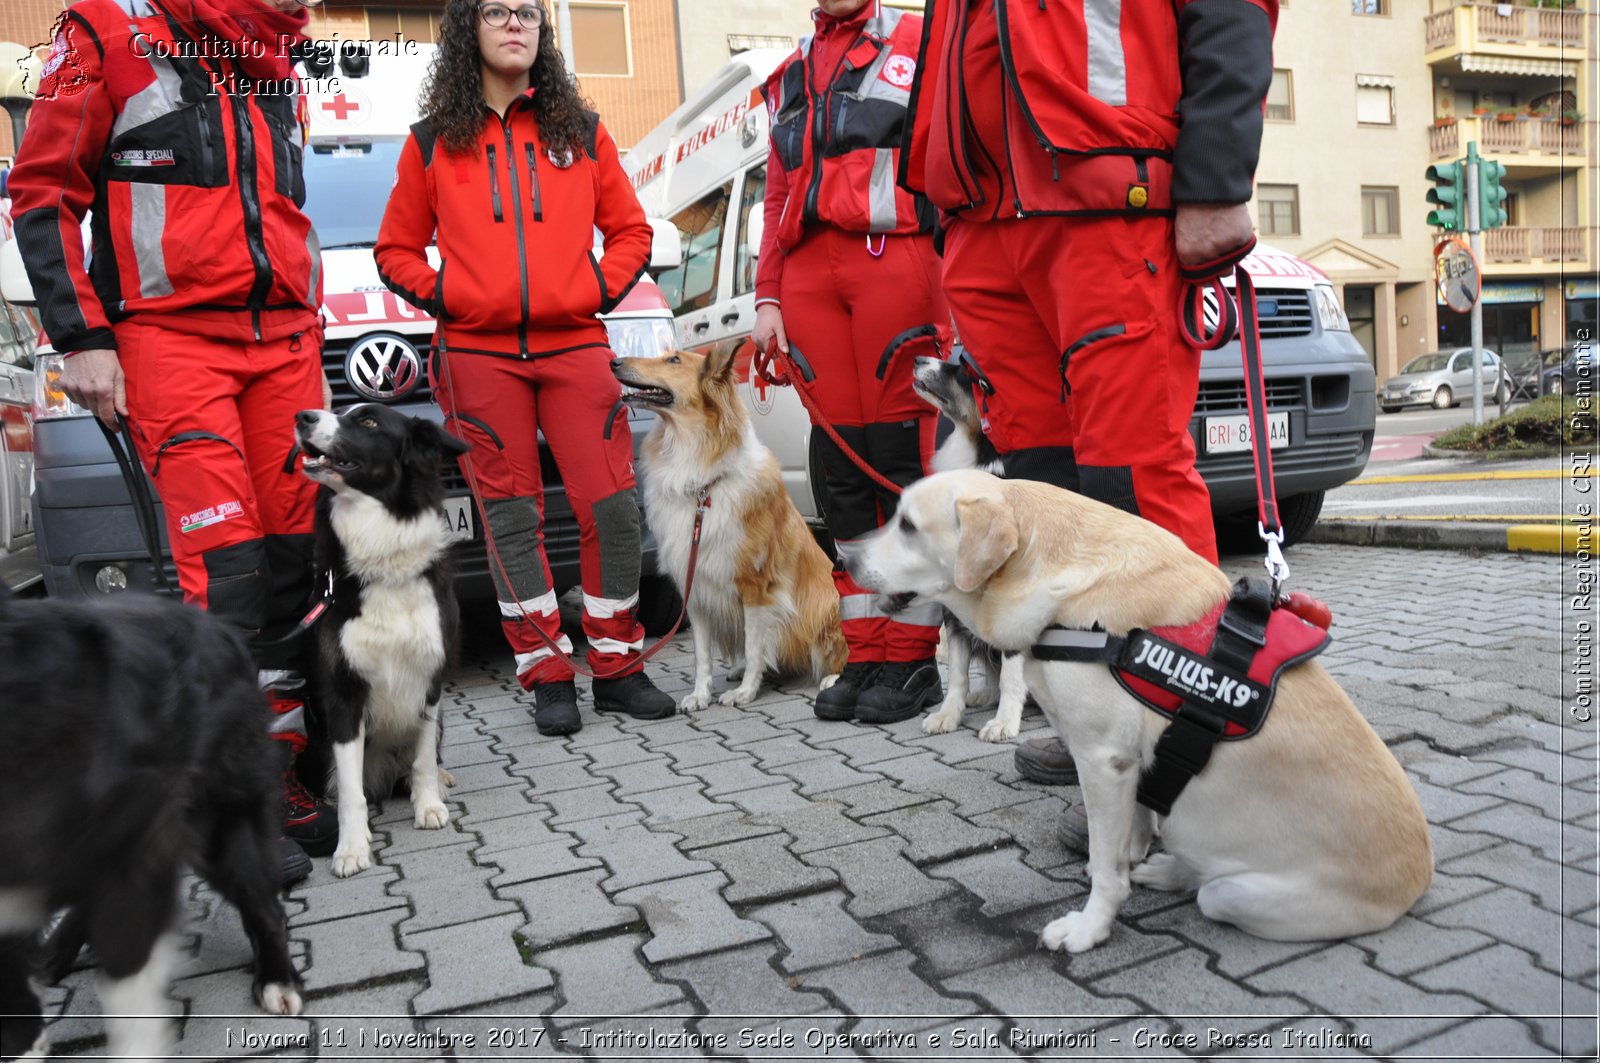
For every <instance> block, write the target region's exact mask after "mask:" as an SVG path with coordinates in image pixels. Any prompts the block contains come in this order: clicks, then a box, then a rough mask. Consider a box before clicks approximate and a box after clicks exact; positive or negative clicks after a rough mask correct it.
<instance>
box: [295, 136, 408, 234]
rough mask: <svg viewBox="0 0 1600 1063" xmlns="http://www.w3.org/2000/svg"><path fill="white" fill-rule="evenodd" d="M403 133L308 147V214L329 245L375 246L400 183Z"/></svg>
mask: <svg viewBox="0 0 1600 1063" xmlns="http://www.w3.org/2000/svg"><path fill="white" fill-rule="evenodd" d="M404 145H405V140H404V139H403V138H401V137H374V138H373V139H372V140H371V141H370V142H368V143H364V144H316V143H313V144H312V145H310V147H308V148H307V149H306V166H305V174H306V207H305V210H306V215H307V216H308V217H310V219H311V224H312V225H315V226H316V228H317V239H318V240H320V241H321V243H322V249H323V250H324V251H331V250H333V249H334V248H338V247H371V246H373V245H374V244H376V243H377V242H378V225H379V223H380V222H382V221H383V208H384V206H385V205H386V204H387V203H388V202H389V190H390V189H392V188H393V187H394V175H395V168H396V166H397V165H398V163H399V160H400V149H401V147H403V146H404Z"/></svg>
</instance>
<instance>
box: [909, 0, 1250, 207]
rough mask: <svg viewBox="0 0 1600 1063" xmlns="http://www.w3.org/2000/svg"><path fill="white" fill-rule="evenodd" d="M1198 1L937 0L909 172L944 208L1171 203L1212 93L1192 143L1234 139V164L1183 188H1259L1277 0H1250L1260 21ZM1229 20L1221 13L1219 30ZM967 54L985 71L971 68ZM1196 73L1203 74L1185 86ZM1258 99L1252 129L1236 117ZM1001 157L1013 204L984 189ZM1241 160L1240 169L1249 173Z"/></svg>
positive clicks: (1206, 197) (1227, 197)
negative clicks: (1260, 29)
mask: <svg viewBox="0 0 1600 1063" xmlns="http://www.w3.org/2000/svg"><path fill="white" fill-rule="evenodd" d="M1192 2H1193V0H1123V2H1121V3H1117V4H1106V3H1096V2H1091V0H1050V2H1049V3H1048V4H1046V3H1035V2H1034V0H994V3H993V4H992V5H990V4H988V3H985V4H977V5H974V4H972V3H970V2H969V0H929V2H928V5H927V8H926V15H925V17H926V27H927V28H926V31H925V33H924V36H923V42H922V47H921V62H922V70H921V71H920V74H921V77H920V78H919V86H918V89H917V92H916V94H915V97H914V99H913V101H912V104H911V107H912V111H913V116H914V117H913V121H912V131H911V134H910V135H909V136H908V138H907V144H906V146H907V149H908V150H907V153H906V156H905V157H904V159H903V163H902V170H901V174H900V179H901V182H902V183H903V184H904V185H906V186H907V187H910V188H913V189H918V190H920V191H923V192H925V193H927V195H928V197H929V199H931V200H932V201H933V202H934V203H935V204H936V205H937V206H939V207H940V208H942V209H944V210H946V211H950V212H953V213H962V214H966V213H968V212H970V213H971V214H972V216H974V217H980V216H981V217H983V218H988V217H992V216H999V217H1021V216H1023V215H1027V214H1084V215H1097V214H1128V215H1135V216H1136V215H1140V214H1151V213H1158V212H1159V213H1169V212H1170V211H1171V210H1172V208H1173V203H1174V199H1175V196H1174V192H1175V189H1174V185H1175V183H1179V182H1178V179H1177V178H1176V176H1175V172H1174V159H1175V156H1179V157H1181V156H1183V155H1184V152H1182V151H1180V146H1179V139H1180V138H1179V131H1180V127H1182V126H1183V124H1184V121H1185V119H1184V118H1183V117H1180V111H1184V112H1185V114H1186V115H1187V112H1188V110H1189V108H1190V106H1191V104H1194V105H1196V106H1198V104H1199V103H1200V102H1203V104H1204V106H1205V110H1204V113H1205V116H1206V118H1205V121H1204V122H1199V123H1193V124H1194V125H1195V126H1196V128H1197V129H1198V136H1197V138H1196V145H1197V146H1199V145H1203V146H1204V149H1205V151H1204V153H1206V154H1216V151H1214V150H1213V149H1214V148H1221V149H1223V150H1226V151H1230V152H1231V153H1232V154H1233V155H1234V156H1236V157H1237V159H1238V165H1234V166H1230V167H1223V168H1221V171H1222V172H1221V174H1220V176H1218V175H1212V174H1210V173H1205V174H1203V175H1201V176H1199V177H1198V179H1192V180H1191V183H1190V187H1189V188H1187V189H1186V190H1185V193H1186V194H1184V195H1182V196H1179V197H1177V198H1181V199H1184V200H1185V201H1194V202H1242V201H1243V200H1245V199H1248V198H1249V194H1250V189H1249V175H1250V173H1252V172H1253V170H1254V163H1255V152H1256V143H1255V141H1259V135H1260V134H1259V110H1260V101H1261V95H1262V94H1264V89H1263V90H1262V93H1260V94H1257V93H1256V92H1255V88H1254V86H1253V82H1252V81H1251V79H1252V78H1255V79H1259V78H1260V77H1261V76H1266V77H1270V66H1271V63H1270V54H1269V53H1270V42H1271V25H1272V24H1273V22H1274V21H1275V18H1276V13H1277V0H1239V3H1240V4H1241V5H1243V6H1244V7H1253V8H1256V9H1259V10H1257V11H1256V12H1255V13H1256V15H1257V16H1258V19H1259V15H1260V13H1261V12H1265V13H1266V15H1267V18H1266V19H1259V21H1257V22H1249V21H1248V20H1242V19H1241V18H1240V17H1239V15H1238V13H1237V12H1231V11H1226V10H1224V11H1223V12H1222V17H1221V19H1217V18H1216V17H1215V16H1210V15H1209V13H1208V16H1209V17H1210V18H1211V19H1212V21H1211V22H1208V21H1207V18H1206V17H1201V16H1193V17H1191V16H1192V13H1191V12H1190V11H1189V8H1190V5H1191V3H1192ZM1194 11H1195V12H1201V11H1202V8H1201V7H1198V6H1196V7H1195V8H1194ZM1217 21H1221V22H1223V23H1225V25H1223V28H1222V31H1221V32H1217V33H1211V32H1210V29H1211V26H1212V24H1213V23H1214V22H1217ZM975 26H976V27H977V30H975V29H974V27H975ZM1256 26H1264V27H1266V32H1265V34H1264V35H1262V34H1256V33H1254V32H1253V31H1254V29H1255V27H1256ZM1196 27H1201V28H1202V29H1203V30H1204V31H1205V32H1201V31H1200V30H1197V28H1196ZM969 37H972V38H981V39H984V40H988V39H992V38H996V37H997V38H998V42H997V47H996V51H997V52H998V56H995V55H993V54H990V53H989V52H988V51H987V50H985V51H984V52H983V53H981V54H974V53H970V52H969V51H968V43H969ZM1239 40H1245V41H1249V42H1251V43H1252V44H1253V45H1254V46H1255V47H1254V50H1253V51H1252V52H1250V54H1249V55H1248V56H1247V57H1238V56H1230V55H1229V54H1227V48H1228V47H1231V46H1232V43H1233V42H1235V41H1239ZM1263 49H1265V50H1263ZM1257 53H1260V54H1257ZM1180 56H1181V57H1183V58H1182V59H1181V60H1180ZM1263 56H1266V57H1267V58H1266V61H1265V62H1264V63H1262V62H1259V61H1258V60H1261V59H1262V57H1263ZM969 59H970V60H971V62H972V63H973V64H976V65H979V66H982V67H983V75H988V76H983V75H980V76H978V77H973V76H969V73H968V70H967V66H968V63H969ZM1230 61H1232V62H1236V63H1240V64H1242V65H1247V66H1248V68H1249V69H1248V75H1249V76H1248V77H1240V78H1231V77H1229V76H1228V75H1227V73H1226V71H1227V69H1228V67H1229V63H1230ZM1262 66H1264V67H1265V68H1266V69H1265V70H1264V71H1262V70H1258V69H1256V68H1257V67H1262ZM995 67H997V68H998V70H997V71H996V70H995V69H993V68H995ZM1216 71H1222V72H1223V73H1221V74H1217V73H1215V72H1216ZM1186 72H1188V73H1189V74H1190V76H1191V78H1192V80H1193V81H1194V82H1195V84H1194V85H1191V87H1190V96H1189V97H1188V98H1186V97H1185V83H1184V74H1185V73H1186ZM1180 101H1185V103H1184V107H1182V108H1180ZM1252 108H1254V109H1255V111H1256V116H1255V129H1254V140H1251V130H1250V128H1249V123H1248V122H1244V123H1243V124H1240V123H1239V122H1238V121H1236V120H1237V119H1238V118H1239V117H1240V114H1241V113H1243V114H1244V115H1246V116H1248V112H1249V111H1250V110H1251V109H1252ZM975 116H978V120H977V123H976V126H975V125H974V118H975ZM987 116H1001V117H1000V120H999V121H993V122H986V121H984V120H983V119H984V118H985V117H987ZM1189 117H1193V116H1189ZM1189 136H1190V132H1189V131H1188V130H1187V129H1186V130H1185V132H1184V137H1185V139H1186V140H1187V139H1188V138H1189ZM1230 141H1231V143H1230ZM1247 141H1248V142H1247ZM995 169H1002V170H1004V171H1005V175H1006V176H1007V177H1008V178H1009V179H1010V181H1009V182H1008V183H1006V184H1005V185H1004V187H1005V188H1006V193H1007V195H1008V196H1010V202H1006V203H994V202H985V198H986V197H985V195H984V193H983V191H982V189H981V187H980V186H981V185H983V184H984V182H983V181H982V179H981V178H982V175H983V174H984V173H985V172H991V173H992V172H993V171H994V170H995ZM1234 170H1238V171H1241V172H1242V173H1243V174H1244V180H1243V183H1242V185H1241V183H1240V181H1239V179H1238V175H1237V174H1235V173H1234V172H1233V171H1234ZM987 183H988V185H989V186H990V187H991V188H992V186H993V184H994V182H993V181H992V180H990V181H989V182H987ZM987 198H990V199H992V194H991V195H990V196H989V197H987Z"/></svg>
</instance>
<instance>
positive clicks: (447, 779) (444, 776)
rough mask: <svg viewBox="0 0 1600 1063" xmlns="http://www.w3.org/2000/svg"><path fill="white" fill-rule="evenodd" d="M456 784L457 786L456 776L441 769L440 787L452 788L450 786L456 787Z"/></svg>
mask: <svg viewBox="0 0 1600 1063" xmlns="http://www.w3.org/2000/svg"><path fill="white" fill-rule="evenodd" d="M455 784H456V777H455V776H454V775H451V774H450V773H449V772H448V771H446V770H445V769H443V768H440V769H439V785H440V786H444V787H450V786H454V785H455Z"/></svg>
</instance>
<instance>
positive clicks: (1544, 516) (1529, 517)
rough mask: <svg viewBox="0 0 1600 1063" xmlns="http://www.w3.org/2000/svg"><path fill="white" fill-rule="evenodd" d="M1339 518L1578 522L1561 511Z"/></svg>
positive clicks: (1385, 515) (1344, 518)
mask: <svg viewBox="0 0 1600 1063" xmlns="http://www.w3.org/2000/svg"><path fill="white" fill-rule="evenodd" d="M1338 519H1339V520H1352V521H1354V520H1429V521H1479V522H1482V523H1486V524H1515V523H1528V524H1560V523H1561V522H1562V521H1567V522H1569V523H1576V522H1577V520H1578V518H1577V517H1569V516H1563V515H1561V514H1560V513H1389V514H1384V515H1382V516H1374V515H1372V514H1361V513H1352V514H1350V515H1348V516H1346V515H1340V517H1339V518H1338Z"/></svg>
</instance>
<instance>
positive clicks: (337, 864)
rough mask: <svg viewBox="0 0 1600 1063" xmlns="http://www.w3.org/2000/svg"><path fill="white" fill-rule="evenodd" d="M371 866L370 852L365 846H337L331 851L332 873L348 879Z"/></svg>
mask: <svg viewBox="0 0 1600 1063" xmlns="http://www.w3.org/2000/svg"><path fill="white" fill-rule="evenodd" d="M371 866H372V850H371V849H370V848H368V847H367V846H366V845H359V846H357V845H352V846H348V847H346V846H343V845H341V846H339V848H337V849H335V850H334V851H333V873H334V874H335V875H337V876H338V877H339V878H349V877H350V876H351V875H354V874H356V873H357V872H359V871H365V870H366V869H367V868H369V867H371Z"/></svg>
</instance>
